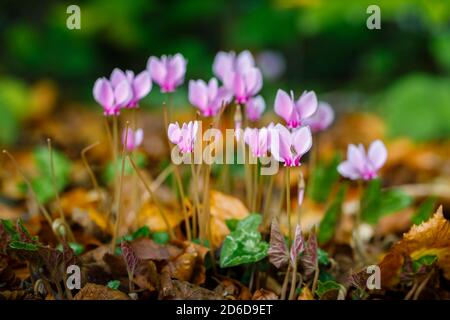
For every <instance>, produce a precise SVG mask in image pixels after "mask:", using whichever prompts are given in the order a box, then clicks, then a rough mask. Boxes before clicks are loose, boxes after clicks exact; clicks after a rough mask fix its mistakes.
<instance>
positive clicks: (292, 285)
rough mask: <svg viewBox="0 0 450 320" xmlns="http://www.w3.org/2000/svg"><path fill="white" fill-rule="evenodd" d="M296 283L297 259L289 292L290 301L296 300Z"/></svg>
mask: <svg viewBox="0 0 450 320" xmlns="http://www.w3.org/2000/svg"><path fill="white" fill-rule="evenodd" d="M296 283H297V259H295V262H294V268H293V270H292V279H291V290H290V292H289V300H294V297H295V288H296Z"/></svg>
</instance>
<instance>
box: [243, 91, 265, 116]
mask: <svg viewBox="0 0 450 320" xmlns="http://www.w3.org/2000/svg"><path fill="white" fill-rule="evenodd" d="M265 109H266V103H265V102H264V99H263V97H261V96H256V97H254V98H251V99H250V100H248V102H247V103H246V105H245V115H246V116H247V119H248V120H250V121H257V120H259V119H260V118H261V115H262V113H263V112H264V110H265Z"/></svg>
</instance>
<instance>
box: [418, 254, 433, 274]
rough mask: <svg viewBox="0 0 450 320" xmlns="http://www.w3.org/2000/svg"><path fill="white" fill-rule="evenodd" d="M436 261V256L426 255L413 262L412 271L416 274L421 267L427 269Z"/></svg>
mask: <svg viewBox="0 0 450 320" xmlns="http://www.w3.org/2000/svg"><path fill="white" fill-rule="evenodd" d="M436 261H437V256H435V255H426V256H423V257H420V258H419V259H417V260H414V261H413V264H412V266H413V271H414V272H418V271H419V270H420V269H421V268H422V267H429V266H431V265H433V264H434V263H435V262H436Z"/></svg>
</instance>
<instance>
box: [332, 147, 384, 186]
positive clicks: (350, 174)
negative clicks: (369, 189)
mask: <svg viewBox="0 0 450 320" xmlns="http://www.w3.org/2000/svg"><path fill="white" fill-rule="evenodd" d="M386 159H387V150H386V146H385V145H384V144H383V142H382V141H380V140H376V141H374V142H372V144H371V145H370V147H369V150H368V152H367V154H366V151H365V149H364V147H363V145H362V144H360V145H358V146H355V145H353V144H351V145H349V146H348V150H347V160H346V161H344V162H342V163H341V164H340V165H339V166H338V168H337V170H338V171H339V173H340V174H341V176H343V177H345V178H349V179H351V180H359V179H363V180H372V179H374V178H376V177H377V176H378V171H379V170H380V169H381V167H382V166H383V165H384V163H385V162H386Z"/></svg>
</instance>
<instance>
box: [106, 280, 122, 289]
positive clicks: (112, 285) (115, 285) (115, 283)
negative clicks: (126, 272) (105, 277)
mask: <svg viewBox="0 0 450 320" xmlns="http://www.w3.org/2000/svg"><path fill="white" fill-rule="evenodd" d="M106 286H107V287H108V288H111V289H114V290H117V289H119V287H120V281H119V280H111V281H108V283H107V284H106Z"/></svg>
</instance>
